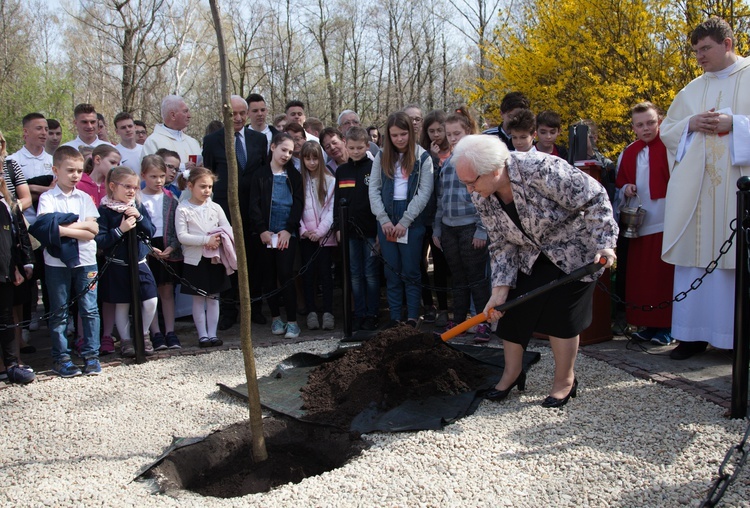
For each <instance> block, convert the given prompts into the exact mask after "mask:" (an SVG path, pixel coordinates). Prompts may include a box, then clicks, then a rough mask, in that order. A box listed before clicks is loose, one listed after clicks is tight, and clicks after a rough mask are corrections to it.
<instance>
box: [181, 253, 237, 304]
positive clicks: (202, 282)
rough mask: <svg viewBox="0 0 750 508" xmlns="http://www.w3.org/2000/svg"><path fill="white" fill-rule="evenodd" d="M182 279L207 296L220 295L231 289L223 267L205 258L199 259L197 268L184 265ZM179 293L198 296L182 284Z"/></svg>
mask: <svg viewBox="0 0 750 508" xmlns="http://www.w3.org/2000/svg"><path fill="white" fill-rule="evenodd" d="M182 277H183V278H184V279H185V280H187V281H189V282H190V283H191V284H192V285H193V286H195V287H197V288H199V289H202V290H203V291H205V292H206V293H208V294H209V295H214V294H217V293H222V292H224V291H226V290H227V289H229V288H230V287H232V284H231V282H230V281H229V276H228V275H227V270H226V268H225V267H224V265H222V264H214V263H212V262H211V260H210V259H208V258H206V257H202V258H201V261H200V263H198V266H194V265H189V264H187V263H185V264H184V265H183V267H182ZM180 293H182V294H184V295H197V294H198V293H197V292H196V291H195V290H193V289H192V288H191V287H189V286H187V285H185V284H184V283H183V284H182V286H180Z"/></svg>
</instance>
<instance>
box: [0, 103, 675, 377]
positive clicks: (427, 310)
mask: <svg viewBox="0 0 750 508" xmlns="http://www.w3.org/2000/svg"><path fill="white" fill-rule="evenodd" d="M506 100H507V101H506ZM506 102H507V103H506ZM503 108H505V109H504V110H503ZM501 110H503V111H504V115H503V124H502V125H501V126H499V127H498V131H497V132H498V135H499V136H500V137H501V139H503V140H504V141H505V142H506V143H507V144H508V145H509V146H512V147H513V148H514V149H515V150H516V151H518V152H528V151H539V152H544V153H548V154H551V155H553V156H557V157H562V158H565V157H566V156H567V153H566V151H565V149H564V148H562V147H561V146H559V145H557V144H556V140H557V137H558V135H559V134H560V132H561V119H560V116H559V115H558V114H556V113H555V112H552V111H543V112H542V113H540V114H538V115H534V114H533V113H532V112H531V110H530V109H529V107H528V101H527V100H526V99H525V98H524V97H523V96H522V95H520V94H514V93H511V94H508V96H506V99H505V100H504V103H503V105H502V106H501ZM36 119H37V117H33V118H31V120H30V122H31V121H32V120H36ZM42 119H43V117H42ZM118 119H119V120H118ZM118 119H116V121H115V124H116V128H118V129H119V126H118V125H117V122H118V121H119V122H121V123H123V126H122V130H123V132H125V134H126V135H127V136H130V134H131V133H130V130H132V129H130V127H132V126H131V125H130V124H131V123H133V121H132V118H131V117H130V116H129V115H124V116H121V115H118ZM656 121H657V119H656V109H655V107H654V106H653V105H648V104H647V105H645V106H644V105H640V106H639V109H634V111H633V122H634V129H635V132H636V135H637V136H638V139H639V141H638V142H637V143H636V144H635V145H634V147H629V148H628V150H627V151H626V152H625V157H624V160H623V162H622V164H623V167H625V168H626V171H623V172H621V173H620V176H619V177H618V180H617V186H618V187H621V188H623V192H624V195H625V196H633V195H635V192H636V188H637V189H638V191H639V192H640V195H641V197H646V198H647V199H651V198H653V199H660V197H661V194H662V192H661V190H663V189H662V187H663V185H661V184H660V185H659V186H657V187H654V185H655V184H654V181H655V180H654V178H651V179H650V180H649V178H648V164H647V162H648V160H646V159H643V157H647V156H648V155H644V154H649V153H651V157H654V155H653V154H654V153H656V152H654V150H657V149H661V147H660V145H659V144H658V125H657V126H656V128H654V125H653V123H654V122H656ZM294 125H297V124H292V126H294ZM300 130H301V129H297V128H296V127H292V128H291V129H290V131H291V133H290V132H278V133H275V134H273V136H272V137H269V140H270V143H269V150H268V159H267V160H268V162H267V164H265V166H263V167H260V168H259V169H257V170H256V171H255V172H254V173H253V174H252V175H251V177H250V178H249V187H248V189H249V191H248V194H247V195H246V196H242V197H241V199H245V200H246V201H247V203H246V205H247V206H246V208H247V210H248V219H249V223H248V224H246V226H245V227H246V228H248V229H249V231H250V232H251V234H252V235H256V236H257V238H258V242H259V245H260V244H262V245H263V246H264V248H263V249H262V250H261V253H260V254H259V256H260V259H257V260H254V262H255V263H260V264H261V265H262V266H263V280H262V289H263V293H265V295H266V298H265V300H266V301H267V304H268V306H269V308H270V311H271V317H272V320H271V331H272V333H273V334H275V335H283V336H284V337H285V338H296V337H298V336H299V335H300V333H301V328H300V326H299V324H298V323H297V316H298V314H301V315H304V316H305V318H306V327H307V329H309V330H316V329H318V328H323V329H325V330H332V329H333V328H334V302H333V275H334V271H333V267H335V266H336V256H337V253H338V252H339V251H338V249H337V248H336V247H337V246H338V244H339V242H341V232H342V231H343V230H346V232H347V233H348V235H347V236H348V251H349V267H350V276H351V277H350V280H351V289H352V295H353V311H354V328H355V330H359V329H361V330H367V331H372V330H376V329H377V328H379V327H380V326H381V322H380V310H381V309H380V284H381V276H382V275H383V274H384V275H385V281H386V293H385V294H386V297H387V302H388V308H389V316H388V317H389V319H388V324H387V326H392V325H395V324H396V323H398V322H402V321H405V322H406V323H407V324H410V325H412V326H416V325H417V322H418V320H419V318H420V316H424V319H425V321H428V322H433V321H434V322H435V324H436V326H438V327H440V328H446V329H449V328H451V327H453V326H455V325H456V324H457V323H459V322H462V321H464V320H465V319H466V318H467V317H469V316H471V315H474V314H476V312H477V311H478V310H480V311H481V309H483V308H484V307H485V306H486V303H487V301H488V299H489V297H490V283H489V279H488V270H489V268H488V266H489V254H488V246H487V231H486V229H485V227H484V225H483V224H482V222H481V220H480V219H479V216H478V214H477V211H476V209H475V208H474V204H473V203H472V197H471V193H470V192H469V191H468V190H467V186H466V183H465V182H461V181H460V180H459V179H458V177H457V175H456V168H455V167H454V165H453V162H452V152H453V148H454V147H455V146H456V144H457V143H458V142H459V141H460V140H461V139H462V138H463V137H465V136H467V135H470V134H476V133H478V132H479V129H478V126H477V123H476V121H475V120H474V118H473V117H472V116H471V114H470V113H469V112H468V110H467V109H466V108H465V107H460V108H457V109H455V110H453V111H452V112H451V113H450V114H446V113H445V112H443V111H432V112H429V113H428V114H427V115H425V117H424V119H423V118H422V113H421V110H420V109H419V108H418V106H415V105H410V106H409V107H407V108H405V109H404V110H403V111H400V112H396V113H393V114H391V115H390V116H389V117H388V119H387V122H386V125H385V133H384V134H383V135H382V137H381V136H380V134H379V132H378V131H377V129H374V134H375V135H377V136H378V138H377V142H378V143H379V144H382V148H380V149H379V150H378V148H377V147H375V149H374V150H373V148H372V147H373V143H372V141H373V137H372V134H371V133H370V132H368V130H365V129H363V128H361V127H359V126H358V125H351V126H350V128H348V129H347V130H346V131H345V133H343V134H342V133H341V132H340V131H338V130H336V129H332V128H329V129H326V130H325V131H323V133H321V139H323V138H328V137H329V136H331V138H332V142H331V143H330V146H332V147H334V148H335V150H333V151H329V149H328V143H327V144H326V152H325V153H324V151H323V148H322V147H321V144H319V143H318V142H317V141H304V139H305V136H306V134H305V131H304V130H302V131H301V132H299V131H300ZM370 130H371V131H372V130H373V129H370ZM130 137H132V136H130ZM128 139H130V138H128ZM654 139H656V140H657V142H654ZM334 142H335V143H334ZM118 146H119V145H118ZM654 147H655V148H654ZM649 148H651V152H649ZM132 150H133V149H132V148H128V149H127V150H125V151H126V152H127V158H128V162H129V163H128V165H121V162H123V158H122V157H123V156H122V155H121V153H120V151H118V148H117V147H115V146H112V145H111V144H108V143H101V144H98V145H97V146H94V147H93V149H91V145H88V146H87V145H82V146H81V147H79V148H75V147H72V146H65V145H64V146H61V147H60V148H57V149H56V150H55V151H54V155H53V157H52V161H51V171H52V173H53V174H54V179H53V181H52V182H51V183H49V182H47V185H48V187H42V188H41V189H38V188H37V187H34V188H33V190H34V192H35V194H34V199H35V200H36V199H37V198H38V205H37V206H36V208H35V210H36V213H35V214H34V217H33V219H34V221H33V225H32V226H31V227H30V232H31V233H32V237H35V238H38V239H39V240H40V241H41V243H42V246H43V247H44V251H43V253H44V254H43V258H41V260H42V261H43V263H42V264H43V268H44V272H43V273H44V275H43V283H44V284H43V288H46V289H47V292H48V300H49V302H48V303H49V306H50V308H51V309H53V310H54V311H53V313H52V315H51V317H50V319H49V329H50V334H51V339H52V356H53V359H54V367H53V369H54V371H55V372H56V373H58V374H59V375H60V376H62V377H72V376H77V375H81V374H87V375H94V374H98V373H99V372H100V371H101V367H100V364H99V360H98V358H99V355H107V354H112V353H114V352H115V340H114V338H113V335H114V331H115V327H116V329H117V336H118V337H119V340H120V349H121V350H120V353H121V354H122V355H123V356H134V354H135V350H134V344H133V334H132V332H131V329H130V328H131V324H130V310H131V309H130V302H131V295H130V290H131V288H132V285H131V282H130V269H129V266H128V265H129V263H130V254H131V253H130V252H129V251H128V249H129V247H128V243H127V242H125V241H123V239H124V237H125V236H126V234H127V233H128V232H129V231H131V230H135V231H136V232H137V234H138V237H139V241H138V244H137V245H138V252H137V253H136V259H137V260H138V276H139V284H138V291H139V293H140V299H141V301H142V306H143V308H142V316H143V334H144V337H145V340H144V342H145V352H146V354H147V355H151V354H153V353H154V351H160V350H167V349H180V348H181V347H182V344H181V342H180V339H179V338H178V336H177V334H176V333H175V313H176V310H175V288H176V286H177V285H178V284H181V293H182V294H185V295H190V296H191V297H192V316H193V319H194V323H195V327H196V331H197V334H198V344H199V346H200V347H211V346H218V345H221V344H222V340H221V339H220V338H219V337H218V336H217V326H218V323H219V313H220V307H219V295H220V294H221V293H222V292H224V291H226V290H227V289H228V288H229V287H230V284H231V283H230V278H229V275H230V274H232V273H233V272H234V271H235V270H236V268H237V266H236V263H237V260H236V256H235V253H234V236H233V231H232V227H231V225H230V223H229V221H228V218H227V216H226V213H225V211H224V209H222V207H221V206H219V205H218V204H216V203H214V202H213V200H212V190H213V186H214V182H215V181H216V178H217V177H216V175H215V174H214V173H213V172H212V171H211V170H210V169H207V168H203V167H200V166H198V165H196V164H191V165H190V166H189V167H190V169H189V170H187V169H184V168H185V164H184V161H182V160H181V157H180V154H179V153H177V152H176V151H173V150H170V149H167V148H161V149H159V150H157V151H156V153H155V154H154V155H146V156H142V157H141V160H140V164H139V170H134V169H133V158H134V155H133V152H132ZM662 151H663V150H662ZM658 153H659V154H661V151H660V152H658ZM342 154H344V155H342ZM332 161H335V164H331V162H332ZM327 162H328V164H327ZM662 166H663V165H662ZM662 166H659V167H660V168H661V169H660V171H661V172H662V173H663V168H662ZM644 168H645V169H644ZM6 173H7V171H6ZM667 176H668V175H667ZM660 178H662V177H660ZM9 179H10V181H11V182H15V180H14V179H11V178H10V177H7V176H6V178H5V179H2V188H1V190H2V196H1V197H2V201H3V206H2V207H0V222H2V223H3V225H4V226H5V225H9V227H7V228H4V229H3V233H2V237H0V242H2V245H3V246H5V245H7V246H9V248H8V249H5V248H3V250H2V256H0V291H2V295H3V298H2V308H1V309H0V318H1V319H2V322H3V323H9V324H10V323H13V322H18V320H19V318H18V316H15V317H14V316H13V315H12V309H11V310H9V308H10V307H12V306H10V307H9V305H8V302H11V303H12V302H13V300H14V298H13V297H11V296H8V295H9V294H13V293H18V290H17V289H14V286H17V285H20V284H22V283H24V281H25V280H26V279H27V278H29V277H30V270H31V269H32V267H33V264H34V263H33V262H34V254H33V252H31V250H30V246H28V245H27V243H28V242H29V235H28V233H27V232H26V225H25V223H24V222H23V221H22V220H21V221H19V220H18V217H19V216H20V213H21V209H22V208H23V207H24V203H25V202H26V201H25V200H24V199H25V197H24V196H25V195H23V196H22V193H23V190H22V191H21V192H20V193H19V195H18V196H16V195H15V192H10V191H11V190H13V191H14V190H15V185H14V186H13V188H12V189H9V187H10V184H8V185H6V180H9ZM649 182H650V184H651V188H650V189H649V188H648V185H647V183H649ZM659 182H661V180H659ZM661 183H664V182H661ZM22 189H23V188H22ZM660 189H661V190H660ZM649 190H650V191H651V195H649ZM22 198H24V199H22ZM29 201H30V199H29ZM344 201H345V202H346V203H347V204H348V207H349V214H350V219H349V223H348V224H340V223H338V217H339V209H340V206H341V203H342V202H344ZM649 206H651V205H649ZM26 208H29V206H28V205H26ZM657 208H658V206H657ZM652 209H653V210H655V212H654V213H655V214H656V215H658V210H656V209H654V208H653V207H652ZM657 219H658V217H657ZM659 225H660V224H655V225H654V226H653V227H652V228H650V229H648V231H647V232H646V233H647V234H650V232H651V230H652V229H653V230H654V231H655V232H657V233H658V230H659ZM659 241H660V238H657V237H656V236H654V237H653V238H647V240H643V241H641V242H637V245H635V248H636V250H637V251H638V253H637V256H638V257H637V258H636V259H639V260H649V259H651V257H653V256H654V255H655V254H654V252H655V247H653V246H654V245H656V244H657V243H659ZM641 245H645V246H641ZM428 250H429V252H431V256H432V260H433V266H434V272H433V280H434V284H435V286H437V288H434V289H438V290H437V291H436V293H437V306H435V305H433V303H432V302H433V300H432V293H433V288H430V283H429V278H427V276H426V263H425V260H426V259H427V252H428ZM298 251H299V260H298V261H297V260H296V258H297V252H298ZM40 252H41V250H40ZM39 261H40V259H37V264H38V263H39ZM381 261H382V263H381ZM104 266H106V270H105V271H104V272H103V273H102V274H101V277H100V276H99V271H100V270H101V269H102V268H103V267H104ZM299 266H304V267H305V269H304V270H302V274H301V275H302V277H301V279H302V293H301V296H303V297H304V298H303V301H304V307H303V309H302V310H301V312H298V298H297V286H296V285H295V283H294V279H295V278H296V277H295V275H296V273H295V272H296V268H298V267H299ZM420 268H421V270H420ZM657 275H658V276H659V277H661V278H663V279H664V280H665V283H664V286H665V287H666V286H667V284H666V279H667V278H669V277H670V276H671V275H670V274H669V273H666V272H665V271H663V270H661V271H659V272H658V274H657ZM449 277H450V278H451V279H450V280H449ZM420 281H421V282H422V284H420ZM34 286H35V284H34ZM646 286H648V284H647V285H646ZM631 287H632V288H633V289H632V291H635V292H633V293H631V294H629V296H633V298H634V299H638V298H640V297H642V296H644V293H643V291H644V290H645V291H646V292H648V291H649V288H648V287H641V286H639V285H638V284H633V285H631ZM446 288H451V289H450V290H449V291H448V290H446ZM256 289H257V288H256ZM319 291H320V292H321V293H322V299H321V302H320V303H318V302H317V301H316V300H317V299H316V296H317V295H318V293H319ZM448 294H451V295H452V317H451V315H450V312H449V306H448ZM77 295H80V296H79V297H78V298H77V299H75V301H74V302H71V298H72V297H73V296H77ZM16 299H17V298H16ZM282 305H283V307H284V309H283V310H284V311H285V313H284V314H283V315H282ZM157 310H158V311H160V314H161V316H160V315H159V312H157ZM100 312H101V320H100ZM73 315H77V320H78V321H77V326H73V328H75V329H77V336H76V337H75V340H74V341H73V347H72V348H71V347H69V343H68V337H67V335H66V332H68V328H69V326H70V323H71V322H73V319H72V318H71V316H73ZM650 317H653V318H655V319H654V320H643V322H642V324H643V325H644V326H648V328H647V329H646V330H644V331H643V332H642V333H641V335H639V336H638V337H640V338H642V339H643V340H651V339H654V340H658V341H659V342H660V343H665V342H666V343H668V342H669V341H670V340H671V338H670V337H669V328H668V322H669V318H668V316H656V313H654V314H653V315H651V316H650ZM629 318H632V320H633V321H634V322H635V321H639V318H640V316H635V315H634V316H629ZM100 321H101V329H100ZM471 333H474V339H475V341H477V342H486V341H488V340H489V328H488V326H487V325H484V324H483V325H478V326H477V327H475V328H474V329H473V330H471ZM12 334H13V332H12V331H8V330H6V329H4V330H2V333H1V334H0V346H1V347H2V352H3V360H4V362H5V367H6V371H7V375H8V378H9V379H11V380H12V381H14V382H20V383H23V382H29V381H30V380H33V375H34V374H33V371H32V370H31V369H30V368H29V367H28V366H25V365H23V364H22V363H21V361H20V359H19V358H17V355H15V354H14V351H13V348H12V347H11V345H10V344H11V339H10V338H9V337H11V335H12ZM72 352H75V353H76V354H78V356H80V357H81V358H82V359H83V362H84V363H83V366H82V368H79V367H78V366H77V365H76V364H74V363H73V361H72V359H71V353H72Z"/></svg>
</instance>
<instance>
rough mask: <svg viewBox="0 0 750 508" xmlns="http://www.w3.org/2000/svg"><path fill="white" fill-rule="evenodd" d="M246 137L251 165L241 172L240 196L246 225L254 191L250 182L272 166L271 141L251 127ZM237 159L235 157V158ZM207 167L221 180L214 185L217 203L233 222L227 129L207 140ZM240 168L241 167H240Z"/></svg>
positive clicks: (204, 144) (204, 162) (205, 141)
mask: <svg viewBox="0 0 750 508" xmlns="http://www.w3.org/2000/svg"><path fill="white" fill-rule="evenodd" d="M242 132H243V133H244V135H245V148H246V158H247V162H246V164H245V167H243V168H239V171H240V175H239V195H240V214H241V216H242V221H243V223H244V222H245V221H247V218H248V216H247V206H243V203H244V205H247V200H246V199H243V196H247V194H248V192H249V190H250V179H251V177H252V175H253V173H255V172H256V171H257V170H258V169H260V168H261V167H263V166H265V165H266V163H267V162H268V160H267V154H268V140H267V139H266V135H265V134H261V133H260V132H255V131H254V130H252V129H250V128H249V127H245V128H243V129H242ZM236 157H237V156H236V155H235V158H236ZM203 165H204V166H205V167H207V168H208V169H210V170H211V171H213V172H214V174H216V176H218V177H219V178H218V180H217V181H216V182H215V183H214V195H213V200H214V202H215V203H216V204H218V205H219V206H221V207H222V208H223V209H224V213H226V215H227V218H228V219H230V222H231V214H230V212H229V175H228V173H227V167H228V165H227V153H226V147H225V144H224V129H219V130H218V131H216V132H213V133H211V134H209V135H208V136H206V137H205V138H203ZM238 165H239V163H238Z"/></svg>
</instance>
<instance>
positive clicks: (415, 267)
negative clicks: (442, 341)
mask: <svg viewBox="0 0 750 508" xmlns="http://www.w3.org/2000/svg"><path fill="white" fill-rule="evenodd" d="M406 206H407V202H406V200H403V201H394V205H393V217H391V222H392V223H393V224H394V225H395V224H398V221H399V220H400V219H401V217H402V216H403V215H404V211H405V210H406ZM408 231H409V233H408V234H409V242H408V243H406V244H403V243H397V242H389V241H388V240H386V239H385V235H384V234H383V228H382V227H381V225H380V224H378V239H379V240H380V251H381V252H382V254H383V258H384V259H385V262H386V263H388V264H387V265H386V267H385V280H386V284H387V288H386V295H387V296H388V306H389V307H390V309H391V319H393V320H400V319H401V309H402V307H403V305H404V296H403V295H404V288H405V289H406V310H407V315H406V317H407V318H408V319H418V318H419V314H420V312H419V304H420V301H421V298H422V289H421V288H420V286H419V284H420V282H421V280H422V274H421V272H420V271H419V260H420V259H421V257H422V238H424V233H425V227H424V225H422V224H412V225H411V226H410V227H409V229H408ZM402 277H403V280H402Z"/></svg>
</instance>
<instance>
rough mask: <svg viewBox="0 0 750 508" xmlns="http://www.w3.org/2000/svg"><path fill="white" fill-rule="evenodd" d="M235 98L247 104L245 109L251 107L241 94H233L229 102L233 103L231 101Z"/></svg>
mask: <svg viewBox="0 0 750 508" xmlns="http://www.w3.org/2000/svg"><path fill="white" fill-rule="evenodd" d="M234 100H238V101H241V102H242V104H244V105H245V109H249V107H248V105H247V101H246V100H245V99H244V98H242V96H240V95H232V96H231V97H229V102H230V103H231V101H234Z"/></svg>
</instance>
